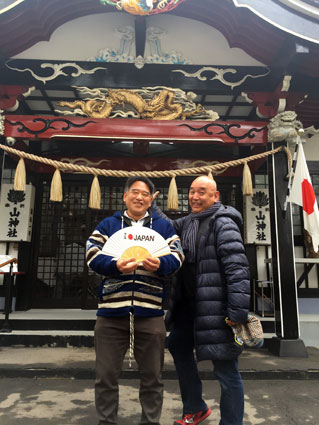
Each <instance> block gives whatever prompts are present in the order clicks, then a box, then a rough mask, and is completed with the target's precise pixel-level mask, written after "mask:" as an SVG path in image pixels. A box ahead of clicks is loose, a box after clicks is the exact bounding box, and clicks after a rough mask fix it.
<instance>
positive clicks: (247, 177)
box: [243, 162, 253, 196]
mask: <svg viewBox="0 0 319 425" xmlns="http://www.w3.org/2000/svg"><path fill="white" fill-rule="evenodd" d="M252 194H253V182H252V179H251V173H250V169H249V166H248V164H247V162H245V164H244V171H243V195H244V196H251V195H252Z"/></svg>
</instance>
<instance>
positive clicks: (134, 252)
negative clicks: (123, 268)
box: [102, 226, 171, 263]
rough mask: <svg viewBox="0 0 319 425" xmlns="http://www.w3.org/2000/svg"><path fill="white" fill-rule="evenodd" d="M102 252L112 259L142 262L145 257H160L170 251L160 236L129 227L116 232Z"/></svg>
mask: <svg viewBox="0 0 319 425" xmlns="http://www.w3.org/2000/svg"><path fill="white" fill-rule="evenodd" d="M102 250H103V252H104V253H105V254H106V255H110V256H112V257H115V258H116V259H118V258H123V259H125V260H128V259H130V258H135V259H136V261H137V262H139V263H140V262H142V261H144V260H145V258H147V257H162V256H164V255H168V254H170V253H171V250H170V248H169V246H168V244H167V242H166V240H165V239H164V238H163V236H162V235H160V234H159V233H157V232H155V230H153V229H149V228H148V227H144V226H130V227H125V228H123V229H121V230H118V231H117V232H116V233H114V234H113V235H112V236H111V237H110V238H109V239H108V240H107V241H106V243H105V244H104V246H103V249H102Z"/></svg>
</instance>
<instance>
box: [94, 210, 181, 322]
mask: <svg viewBox="0 0 319 425" xmlns="http://www.w3.org/2000/svg"><path fill="white" fill-rule="evenodd" d="M151 224H152V226H151V227H152V229H153V230H155V231H157V232H158V233H160V234H161V235H162V236H163V237H164V239H166V241H167V243H168V245H169V246H170V248H171V252H172V253H171V255H166V256H164V257H161V258H160V261H161V264H160V267H159V269H158V271H157V272H155V273H151V272H148V271H146V270H145V269H143V268H142V267H139V268H138V269H137V270H136V271H135V272H134V273H133V274H126V275H124V274H121V273H120V272H119V271H118V269H117V267H116V261H114V258H113V257H110V256H108V255H105V254H104V253H103V252H102V248H103V245H104V244H105V242H106V241H107V240H108V238H109V237H110V236H112V234H114V233H115V232H117V231H118V230H120V229H121V228H122V227H127V226H129V222H128V220H127V219H126V218H125V217H123V216H122V214H121V213H120V212H116V213H115V214H114V215H113V216H112V217H108V218H105V219H104V220H102V221H101V222H100V223H99V224H98V226H97V227H96V229H95V230H94V231H93V233H92V234H91V236H90V237H89V239H88V241H87V250H86V258H87V264H88V266H89V267H90V268H91V269H92V270H93V271H95V272H96V273H99V274H100V275H102V276H103V277H104V278H103V280H102V282H101V284H100V286H99V290H98V298H99V306H98V307H99V308H98V312H97V315H98V316H123V315H125V314H128V313H129V311H130V310H131V309H133V311H134V314H135V315H136V316H160V315H163V309H162V302H163V298H164V282H165V279H164V277H165V276H167V275H171V274H173V273H174V272H176V271H177V270H178V269H179V268H180V266H181V264H182V261H183V259H184V256H183V251H182V248H181V245H180V240H179V238H178V236H177V235H176V234H175V231H174V229H173V227H172V225H171V224H170V223H169V222H167V221H166V220H164V219H162V218H160V217H159V216H158V215H157V214H156V213H155V214H153V217H152V221H151ZM144 225H145V226H147V227H150V220H146V221H145V223H144Z"/></svg>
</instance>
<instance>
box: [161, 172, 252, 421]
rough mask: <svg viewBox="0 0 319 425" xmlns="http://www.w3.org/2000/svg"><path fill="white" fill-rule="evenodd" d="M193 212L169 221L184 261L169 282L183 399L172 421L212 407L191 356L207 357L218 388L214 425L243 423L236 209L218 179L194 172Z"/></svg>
mask: <svg viewBox="0 0 319 425" xmlns="http://www.w3.org/2000/svg"><path fill="white" fill-rule="evenodd" d="M189 204H190V207H191V209H192V213H191V214H189V215H188V216H186V217H182V218H179V219H177V220H174V221H172V224H173V226H174V228H175V231H176V233H177V234H178V235H179V236H180V238H181V243H182V248H183V251H184V254H185V261H184V263H183V266H182V268H181V270H180V271H179V272H178V274H177V277H176V280H175V282H174V284H173V287H172V294H171V299H170V305H169V308H168V312H167V315H166V324H167V326H168V327H169V328H170V329H171V333H170V336H169V338H168V348H169V350H170V352H171V354H172V356H173V358H174V363H175V367H176V371H177V375H178V379H179V385H180V391H181V396H182V402H183V418H182V419H181V420H177V421H175V423H174V425H186V424H190V423H191V424H193V425H194V424H199V423H200V422H202V421H203V420H204V419H206V418H207V417H208V416H209V415H210V413H211V409H210V408H209V407H208V406H207V405H206V403H205V401H204V400H203V398H202V383H201V380H200V378H199V374H198V369H197V362H196V360H195V357H194V347H195V350H196V357H197V361H200V360H212V362H213V365H214V372H215V375H216V376H217V378H218V380H219V383H220V386H221V399H220V413H221V419H220V422H219V425H242V424H243V415H244V391H243V385H242V381H241V377H240V374H239V372H238V356H239V354H240V353H241V351H242V346H241V345H239V344H238V343H237V342H236V341H235V338H234V334H233V332H232V329H231V326H234V325H235V324H237V323H243V322H245V321H246V320H247V315H248V310H249V304H250V276H249V266H248V261H247V258H246V255H245V248H244V245H243V242H242V238H241V234H240V230H239V227H238V226H241V224H242V219H241V215H240V213H239V212H238V211H237V210H235V209H234V208H232V207H229V206H223V205H222V204H221V203H220V202H219V192H218V191H217V186H216V182H215V181H214V180H213V179H211V178H209V177H208V176H201V177H198V178H196V179H195V180H194V181H193V183H192V184H191V187H190V191H189Z"/></svg>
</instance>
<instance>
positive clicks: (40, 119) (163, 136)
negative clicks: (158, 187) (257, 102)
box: [4, 115, 268, 145]
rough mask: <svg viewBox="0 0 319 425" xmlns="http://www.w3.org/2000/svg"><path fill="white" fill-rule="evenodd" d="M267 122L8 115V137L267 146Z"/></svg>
mask: <svg viewBox="0 0 319 425" xmlns="http://www.w3.org/2000/svg"><path fill="white" fill-rule="evenodd" d="M267 124H268V123H267V122H264V121H253V122H248V121H198V120H196V121H195V120H185V121H182V120H172V121H169V120H165V121H164V120H163V121H162V120H139V119H130V118H128V119H126V118H121V119H116V118H113V119H112V118H103V119H101V118H90V117H72V118H70V117H55V116H31V115H7V116H6V118H5V122H4V125H5V131H4V136H5V137H14V138H15V139H16V140H18V139H23V140H25V139H28V140H39V141H41V140H57V139H59V140H63V139H64V140H79V139H81V140H88V141H89V140H92V139H94V140H95V141H99V140H100V141H107V140H108V141H114V140H117V141H144V142H147V141H165V142H174V143H179V142H183V143H185V142H191V143H193V142H196V143H216V144H220V143H225V144H240V145H265V144H266V143H267Z"/></svg>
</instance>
